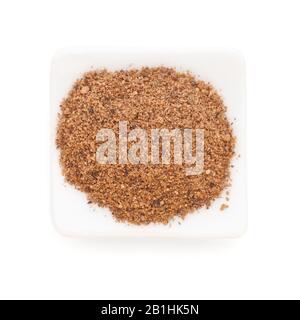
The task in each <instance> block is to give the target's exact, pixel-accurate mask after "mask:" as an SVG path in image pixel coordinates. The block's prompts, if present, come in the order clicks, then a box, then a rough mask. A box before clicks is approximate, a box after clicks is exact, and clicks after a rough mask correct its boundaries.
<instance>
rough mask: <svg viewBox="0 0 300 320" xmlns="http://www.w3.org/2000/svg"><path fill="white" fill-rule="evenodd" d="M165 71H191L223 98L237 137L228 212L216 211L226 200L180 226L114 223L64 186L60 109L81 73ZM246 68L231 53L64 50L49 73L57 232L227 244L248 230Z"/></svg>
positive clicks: (104, 211) (53, 206)
mask: <svg viewBox="0 0 300 320" xmlns="http://www.w3.org/2000/svg"><path fill="white" fill-rule="evenodd" d="M160 65H163V66H168V67H175V68H176V69H178V70H182V71H190V72H192V73H193V74H195V75H196V76H198V77H199V78H200V79H201V80H204V81H206V82H210V83H211V84H212V85H213V86H214V87H215V88H216V89H217V91H218V92H219V94H220V95H221V96H222V97H223V100H224V103H225V105H226V106H227V107H228V117H229V119H230V120H231V121H232V122H233V129H234V133H235V135H236V137H237V145H236V153H237V155H240V157H235V159H234V160H233V165H234V168H232V186H231V188H230V201H229V208H227V209H226V210H224V211H220V206H221V204H222V203H224V198H225V194H224V195H223V196H222V197H220V198H219V199H217V200H216V201H215V202H214V203H213V205H212V206H211V207H210V208H209V209H205V208H203V209H200V210H198V212H195V213H192V214H189V215H188V216H186V218H185V219H184V220H183V221H181V223H180V224H179V223H178V219H175V220H174V221H172V222H170V223H169V224H168V225H160V224H151V225H148V226H135V225H129V224H126V223H119V222H116V221H115V220H114V219H113V218H112V215H111V214H110V212H109V210H108V209H105V208H98V207H94V206H90V205H88V204H87V200H86V196H85V194H83V193H81V192H79V191H77V190H76V189H75V188H73V187H72V186H70V185H68V184H66V183H65V182H64V178H63V176H62V174H61V170H60V166H59V153H58V151H57V149H56V147H55V131H56V124H57V114H58V112H59V105H60V103H61V101H62V100H63V98H65V97H66V96H67V94H68V92H69V90H70V89H71V87H72V85H73V83H74V82H75V81H76V80H77V79H78V78H80V77H81V76H82V75H83V73H85V72H87V71H90V70H95V69H102V68H106V69H109V70H118V69H126V68H134V67H136V68H139V67H142V66H149V67H151V66H160ZM245 121H246V105H245V63H244V59H243V56H242V55H241V54H240V53H238V52H236V51H232V50H200V49H194V50H176V49H169V50H159V49H158V50H146V49H130V50H129V49H121V48H120V49H119V50H117V49H113V50H112V49H78V48H77V49H65V50H61V51H60V52H58V53H57V54H56V55H55V57H54V58H53V61H52V68H51V194H52V197H51V210H52V217H53V222H54V225H55V227H56V229H57V230H58V231H59V232H60V233H62V234H63V235H68V236H80V237H173V238H230V237H238V236H240V235H242V234H243V233H244V232H245V230H246V225H247V201H246V168H245V160H246V154H245V152H246V150H245V130H246V128H245Z"/></svg>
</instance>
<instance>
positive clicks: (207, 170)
mask: <svg viewBox="0 0 300 320" xmlns="http://www.w3.org/2000/svg"><path fill="white" fill-rule="evenodd" d="M119 121H127V122H128V130H131V129H134V128H137V127H140V128H143V129H145V130H147V132H148V131H149V132H150V130H151V129H153V128H167V129H169V130H171V129H175V128H180V129H184V128H194V129H195V128H202V129H204V134H205V146H204V172H203V173H202V174H200V175H194V176H187V175H186V173H185V167H186V166H185V165H178V164H174V163H171V164H170V165H163V164H151V163H149V164H147V165H142V164H139V165H133V164H125V165H121V164H106V165H101V164H98V163H97V162H96V157H95V155H96V150H97V147H98V145H99V144H98V143H97V142H96V134H97V132H98V131H99V130H100V129H102V128H110V129H113V130H114V131H115V132H116V134H118V130H119V127H118V125H119ZM56 144H57V148H58V149H59V151H60V164H61V167H62V172H63V175H64V177H65V179H66V181H67V182H68V183H70V184H71V185H73V186H75V187H76V188H77V189H78V190H81V191H82V192H85V193H86V195H87V200H88V201H89V202H90V203H95V204H97V205H99V206H100V207H108V208H109V209H110V210H111V212H112V214H113V216H114V217H115V218H116V219H117V220H118V221H126V222H129V223H133V224H148V223H151V222H158V223H168V222H169V221H170V220H171V219H172V218H173V217H175V216H180V217H182V218H183V217H185V215H186V214H187V213H190V212H193V211H195V210H196V209H199V208H201V207H209V206H210V205H211V203H212V201H213V200H215V199H216V198H218V197H219V196H220V195H221V193H222V191H223V190H224V189H225V188H226V187H227V186H228V183H229V178H230V161H231V159H232V157H233V155H234V146H235V138H234V136H233V132H232V128H231V125H230V122H229V121H228V119H227V117H226V107H225V106H224V104H223V101H222V99H221V97H220V96H219V95H218V94H217V93H216V91H215V90H214V88H213V87H212V86H211V85H209V84H207V83H205V82H203V81H200V80H198V79H196V78H195V77H194V76H193V75H191V74H189V73H179V72H177V71H175V70H174V69H171V68H165V67H158V68H142V69H138V70H137V69H135V70H121V71H116V72H108V71H106V70H100V71H93V72H88V73H86V74H85V75H84V76H83V78H81V79H80V80H78V81H77V82H76V83H75V84H74V86H73V88H72V90H71V91H70V93H69V95H68V97H67V98H66V99H65V100H64V101H63V102H62V104H61V113H60V115H59V121H58V127H57V137H56Z"/></svg>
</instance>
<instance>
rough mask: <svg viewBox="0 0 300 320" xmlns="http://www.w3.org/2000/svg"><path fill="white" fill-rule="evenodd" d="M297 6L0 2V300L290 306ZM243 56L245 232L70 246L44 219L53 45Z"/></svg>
mask: <svg viewBox="0 0 300 320" xmlns="http://www.w3.org/2000/svg"><path fill="white" fill-rule="evenodd" d="M299 12H300V10H299V1H288V0H285V1H276V0H273V1H254V0H252V1H241V0H237V1H224V0H223V1H213V0H209V1H199V0H197V1H188V0H183V1H175V0H172V1H167V0H165V1H161V0H160V1H155V0H151V1H142V0H138V1H130V0H127V1H124V0H123V1H112V0H110V1H99V0H97V1H88V0H85V1H76V0H72V1H62V0H59V1H54V0H52V1H33V0H27V1H14V0H11V1H1V4H0V47H1V48H0V88H1V89H0V110H1V111H0V139H1V144H0V145H1V151H0V154H1V157H0V165H1V166H0V172H1V174H0V195H1V196H0V197H1V198H0V298H29V299H30V298H39V299H43V298H57V299H60V298H66V299H71V298H84V299H85V298H92V299H101V298H107V299H110V298H120V299H122V298H124V299H131V298H158V299H159V298H170V299H173V298H174V299H175V298H178V299H180V298H183V299H184V298H186V299H188V298H191V299H193V298H195V299H246V298H249V299H254V298H257V299H276V298H278V299H280V298H297V299H299V298H300V254H299V252H300V250H299V245H300V200H299V198H300V197H299V192H300V174H299V164H300V156H299V147H300V143H299V136H300V134H299V130H300V128H299V127H300V125H299V115H300V111H299V110H300V80H299V79H300V78H299V74H300V60H299V58H300V44H299V43H300V42H299V32H300V19H299ZM77 45H80V46H82V45H89V46H102V45H104V46H108V45H112V46H114V45H115V46H122V45H124V46H147V47H149V46H150V47H151V46H154V47H155V46H162V45H164V46H180V47H193V46H197V47H199V46H202V47H232V48H236V49H239V50H241V51H242V52H244V54H245V58H246V62H247V91H248V95H247V105H248V121H247V122H248V129H247V133H248V157H247V160H248V198H249V229H248V232H247V234H246V235H245V236H244V237H242V238H240V239H236V240H227V241H224V240H222V241H221V240H219V241H199V242H192V241H181V242H177V243H175V244H174V242H172V241H161V240H159V241H155V242H153V241H152V242H149V241H146V240H139V241H134V240H132V241H122V242H119V241H117V240H105V241H103V240H79V239H69V238H64V237H62V236H60V235H58V234H57V233H56V231H55V230H54V228H53V227H52V224H51V219H50V212H49V203H50V201H49V176H50V173H49V152H48V150H49V125H48V122H49V70H50V61H51V57H52V55H53V53H54V52H55V51H56V50H57V49H59V48H62V47H68V46H77Z"/></svg>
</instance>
